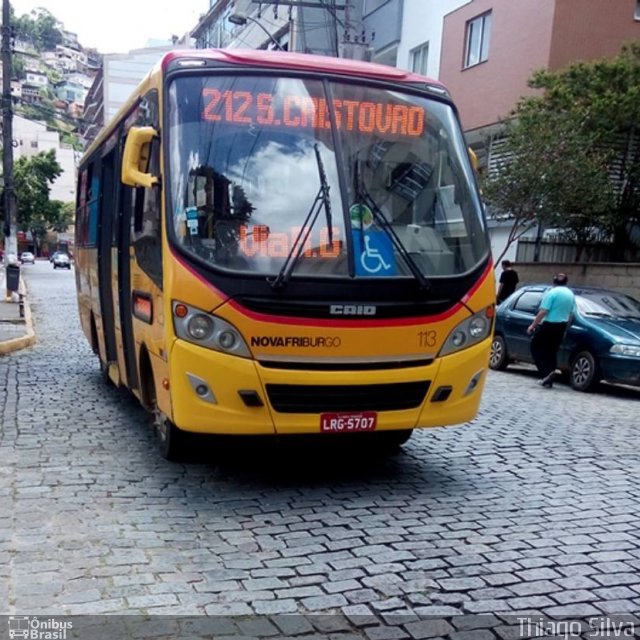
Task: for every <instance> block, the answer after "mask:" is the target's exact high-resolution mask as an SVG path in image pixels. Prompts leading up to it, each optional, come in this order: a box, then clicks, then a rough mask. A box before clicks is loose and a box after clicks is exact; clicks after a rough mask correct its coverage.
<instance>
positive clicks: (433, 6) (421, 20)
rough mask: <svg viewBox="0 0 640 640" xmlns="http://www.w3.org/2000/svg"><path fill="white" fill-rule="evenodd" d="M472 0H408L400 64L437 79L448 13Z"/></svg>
mask: <svg viewBox="0 0 640 640" xmlns="http://www.w3.org/2000/svg"><path fill="white" fill-rule="evenodd" d="M371 2H372V0H368V3H371ZM469 2H471V0H437V2H435V1H433V0H429V1H427V2H425V0H404V4H403V9H402V10H403V15H402V35H401V37H400V43H399V44H398V54H397V64H396V66H397V67H399V68H400V69H407V70H408V71H414V72H415V73H420V74H422V75H425V76H428V77H430V78H434V79H437V78H438V77H439V75H440V52H441V49H442V29H443V25H444V16H446V15H447V14H448V13H451V11H454V10H455V9H457V8H458V7H461V6H462V5H464V4H468V3H469ZM378 4H380V2H378Z"/></svg>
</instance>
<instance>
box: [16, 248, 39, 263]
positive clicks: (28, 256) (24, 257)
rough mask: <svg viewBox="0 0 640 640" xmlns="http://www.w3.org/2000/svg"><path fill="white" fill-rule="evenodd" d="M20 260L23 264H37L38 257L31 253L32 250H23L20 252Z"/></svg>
mask: <svg viewBox="0 0 640 640" xmlns="http://www.w3.org/2000/svg"><path fill="white" fill-rule="evenodd" d="M20 262H22V264H27V263H29V264H35V263H36V257H35V256H34V255H33V253H31V251H23V252H22V253H21V254H20Z"/></svg>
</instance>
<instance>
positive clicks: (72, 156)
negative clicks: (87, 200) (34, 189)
mask: <svg viewBox="0 0 640 640" xmlns="http://www.w3.org/2000/svg"><path fill="white" fill-rule="evenodd" d="M13 138H14V140H16V142H17V145H16V147H15V149H14V158H15V159H16V160H17V159H18V158H19V157H21V156H26V157H27V158H31V157H33V156H35V155H36V154H38V153H40V152H41V151H49V149H54V150H55V153H56V160H57V162H58V164H59V165H60V166H61V167H62V174H61V175H60V176H59V177H58V178H57V179H56V180H55V182H54V183H53V185H52V186H51V192H50V194H49V197H50V198H51V200H61V201H62V202H75V194H76V186H75V182H76V177H75V175H76V152H75V151H74V150H73V149H72V148H71V147H70V146H69V145H61V144H60V135H59V134H58V132H57V131H47V126H46V125H45V124H43V123H41V122H35V121H33V120H27V119H26V118H22V117H20V116H14V118H13Z"/></svg>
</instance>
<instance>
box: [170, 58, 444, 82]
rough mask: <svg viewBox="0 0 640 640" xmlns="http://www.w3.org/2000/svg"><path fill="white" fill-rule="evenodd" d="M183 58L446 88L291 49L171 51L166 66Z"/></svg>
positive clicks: (418, 78)
mask: <svg viewBox="0 0 640 640" xmlns="http://www.w3.org/2000/svg"><path fill="white" fill-rule="evenodd" d="M181 58H188V59H191V60H193V59H198V60H216V61H220V62H226V63H228V64H238V65H243V66H246V65H255V66H261V67H269V68H276V69H300V70H304V71H320V72H323V73H327V72H333V73H338V74H344V75H350V76H358V77H360V78H362V77H366V78H374V79H377V80H389V81H395V82H422V83H428V84H430V85H432V86H435V87H440V88H441V89H444V85H443V84H442V83H440V82H438V81H437V80H432V79H431V78H427V77H425V76H420V75H418V74H416V73H412V72H411V71H405V70H404V69H398V68H397V67H390V66H388V65H384V64H377V63H375V62H361V61H359V60H350V59H348V58H331V57H328V56H318V55H313V54H309V53H289V52H288V51H264V50H262V49H178V50H176V51H169V52H168V53H166V54H165V55H164V57H163V58H162V61H161V64H162V68H163V69H165V68H166V67H167V66H168V65H169V63H171V62H173V61H174V60H180V59H181Z"/></svg>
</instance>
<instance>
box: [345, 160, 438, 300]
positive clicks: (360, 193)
mask: <svg viewBox="0 0 640 640" xmlns="http://www.w3.org/2000/svg"><path fill="white" fill-rule="evenodd" d="M354 177H355V187H356V188H355V191H356V196H357V197H358V198H363V199H364V201H365V202H366V204H367V205H368V206H369V209H371V213H372V214H373V217H374V219H375V220H376V221H377V222H378V225H379V226H380V227H381V228H382V230H383V231H384V232H385V233H386V235H387V237H388V238H389V239H390V240H391V243H392V244H393V246H394V247H395V248H396V250H397V252H398V253H399V254H400V255H401V256H402V259H403V260H404V262H405V264H406V265H407V267H409V271H411V273H412V274H413V277H414V278H415V279H416V280H417V281H418V283H419V284H420V288H421V289H425V290H426V289H429V288H430V287H431V283H430V282H429V280H427V278H426V277H425V275H424V273H422V271H421V270H420V267H418V265H417V264H416V261H415V260H414V259H413V258H412V257H411V255H410V254H409V252H408V251H407V248H406V247H405V246H404V245H403V244H402V241H401V240H400V238H398V236H397V234H396V232H395V231H394V230H393V226H392V225H391V223H390V222H389V221H388V220H387V219H386V217H385V215H384V213H382V211H381V210H380V207H378V205H377V204H376V202H375V200H374V199H373V198H372V197H371V196H370V195H369V192H368V191H367V190H366V189H365V188H364V184H363V182H362V180H361V179H360V159H359V158H357V159H356V170H355V176H354ZM363 234H364V229H363Z"/></svg>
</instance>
